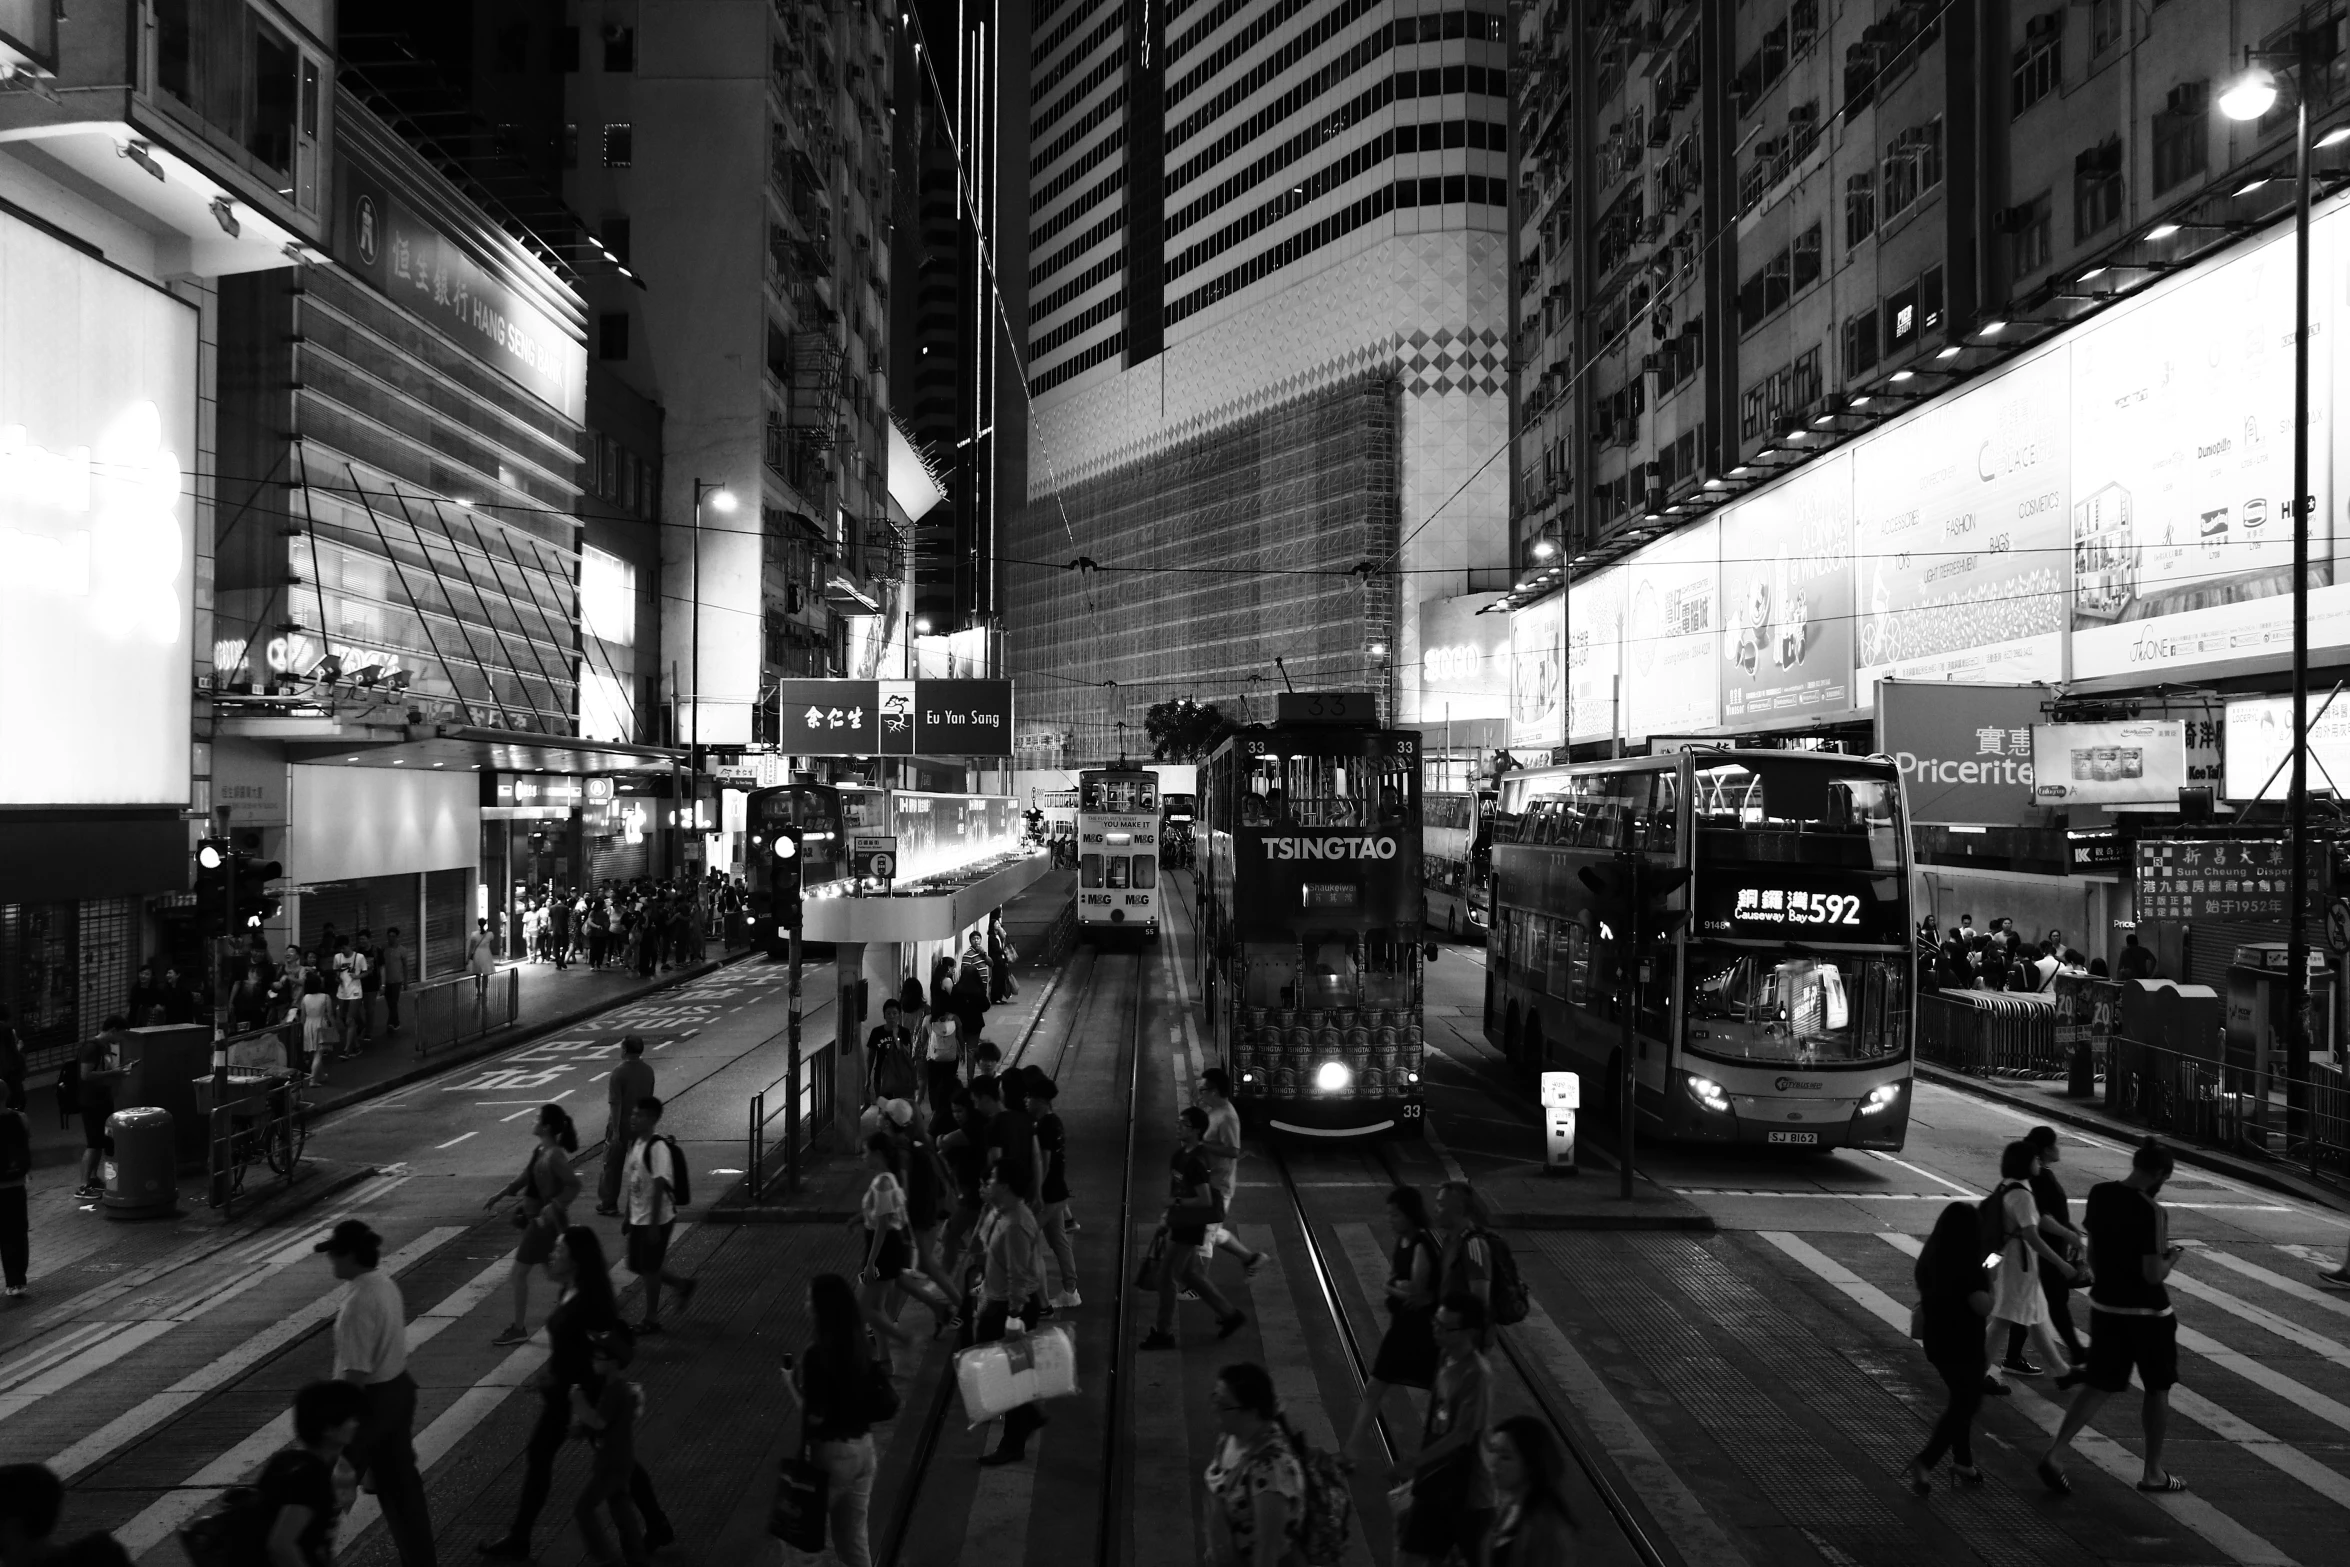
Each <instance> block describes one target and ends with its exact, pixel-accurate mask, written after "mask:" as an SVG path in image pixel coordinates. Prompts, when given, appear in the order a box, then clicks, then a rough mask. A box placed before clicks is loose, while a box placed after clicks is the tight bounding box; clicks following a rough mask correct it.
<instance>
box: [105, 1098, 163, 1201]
mask: <svg viewBox="0 0 2350 1567" xmlns="http://www.w3.org/2000/svg"><path fill="white" fill-rule="evenodd" d="M106 1142H107V1147H108V1148H109V1149H110V1150H111V1152H109V1153H108V1154H107V1156H106V1159H105V1162H104V1163H102V1164H101V1165H100V1166H99V1171H100V1173H101V1174H102V1175H103V1176H104V1178H105V1183H106V1195H105V1196H104V1197H103V1198H102V1199H100V1207H101V1209H102V1210H103V1211H104V1213H105V1214H106V1216H107V1217H108V1218H110V1219H147V1218H154V1217H156V1216H158V1215H162V1214H167V1213H176V1212H177V1211H178V1210H179V1180H178V1164H179V1155H178V1151H177V1150H176V1149H175V1148H174V1147H173V1146H172V1126H171V1112H170V1111H169V1110H157V1109H154V1108H152V1107H147V1106H142V1107H139V1108H136V1109H131V1110H117V1111H115V1112H114V1114H112V1115H110V1116H108V1117H107V1118H106Z"/></svg>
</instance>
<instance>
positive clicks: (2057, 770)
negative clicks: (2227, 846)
mask: <svg viewBox="0 0 2350 1567" xmlns="http://www.w3.org/2000/svg"><path fill="white" fill-rule="evenodd" d="M2186 728H2187V726H2186V725H2185V724H2184V723H2183V722H2181V721H2180V720H2178V719H2176V718H2148V719H2132V720H2129V721H2127V722H2124V723H2109V724H2034V725H2033V726H2032V780H2033V782H2032V798H2033V799H2034V800H2037V801H2038V802H2039V803H2040V804H2042V805H2113V804H2125V805H2171V806H2176V805H2177V804H2178V803H2179V790H2180V789H2181V788H2182V787H2184V786H2185V784H2186V782H2187V735H2186Z"/></svg>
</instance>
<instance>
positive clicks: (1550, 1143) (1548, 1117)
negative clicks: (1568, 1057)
mask: <svg viewBox="0 0 2350 1567" xmlns="http://www.w3.org/2000/svg"><path fill="white" fill-rule="evenodd" d="M1582 1108H1583V1079H1582V1078H1581V1076H1579V1075H1578V1074H1576V1073H1573V1072H1545V1073H1543V1074H1542V1167H1543V1169H1544V1170H1546V1171H1548V1172H1549V1173H1550V1174H1552V1175H1579V1174H1581V1173H1582V1172H1581V1170H1580V1169H1579V1167H1578V1166H1577V1165H1576V1163H1575V1114H1576V1112H1577V1111H1579V1110H1581V1109H1582Z"/></svg>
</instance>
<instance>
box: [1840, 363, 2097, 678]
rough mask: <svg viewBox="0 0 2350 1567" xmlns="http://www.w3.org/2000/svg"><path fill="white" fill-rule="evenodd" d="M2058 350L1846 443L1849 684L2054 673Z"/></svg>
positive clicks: (2059, 490) (2060, 436) (2061, 521)
mask: <svg viewBox="0 0 2350 1567" xmlns="http://www.w3.org/2000/svg"><path fill="white" fill-rule="evenodd" d="M2065 416H2066V376H2065V361H2064V356H2063V355H2062V354H2051V355H2047V356H2045V357H2043V358H2040V359H2036V360H2031V361H2028V362H2026V363H2023V364H2019V365H2017V366H2016V367H2015V368H2013V369H2011V370H2008V371H2005V372H2004V373H2002V374H2000V375H1997V376H1995V377H1993V378H1991V379H1989V380H1987V381H1984V382H1982V383H1980V384H1978V385H1976V386H1973V387H1969V388H1968V389H1967V390H1966V391H1963V392H1961V393H1959V394H1958V395H1957V396H1955V397H1953V398H1951V399H1950V400H1948V401H1947V402H1944V403H1940V404H1937V405H1936V406H1935V407H1934V408H1933V409H1932V411H1931V412H1929V413H1926V414H1924V415H1921V416H1920V417H1918V418H1914V419H1910V420H1908V421H1906V422H1904V423H1901V424H1897V425H1894V426H1892V427H1890V428H1888V429H1885V430H1881V431H1878V432H1876V433H1875V434H1874V435H1873V436H1872V437H1871V438H1870V439H1868V440H1866V441H1862V442H1859V443H1857V445H1856V447H1855V449H1854V452H1853V464H1852V466H1853V510H1854V517H1855V529H1854V532H1855V539H1856V547H1857V549H1858V551H1859V556H1860V583H1859V588H1858V592H1859V599H1860V602H1859V604H1858V606H1857V608H1856V612H1857V614H1858V615H1859V622H1858V624H1859V628H1860V633H1859V646H1858V649H1857V657H1858V661H1859V666H1860V668H1859V683H1860V690H1861V691H1862V692H1864V693H1865V692H1867V691H1869V690H1870V689H1871V688H1872V687H1873V686H1874V685H1875V683H1876V682H1877V681H1878V680H1880V679H1884V678H1886V677H1893V678H1898V679H1905V680H1973V681H1986V682H1988V681H2015V680H2059V679H2062V678H2063V677H2064V622H2065V587H2066V561H2067V555H2068V552H2069V549H2070V546H2071V539H2070V536H2069V534H2068V532H2067V529H2068V525H2069V517H2070V513H2069V510H2068V506H2067V498H2066V493H2067V492H2066V483H2067V469H2068V464H2067V458H2066V452H2065V427H2066V417H2065Z"/></svg>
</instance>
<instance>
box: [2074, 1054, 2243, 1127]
mask: <svg viewBox="0 0 2350 1567" xmlns="http://www.w3.org/2000/svg"><path fill="white" fill-rule="evenodd" d="M2107 1051H2108V1059H2107V1063H2106V1071H2105V1110H2106V1113H2107V1114H2108V1115H2116V1116H2120V1117H2121V1118H2122V1119H2124V1120H2126V1121H2134V1122H2136V1123H2137V1124H2138V1125H2140V1126H2143V1127H2145V1128H2146V1130H2148V1131H2150V1132H2159V1133H2161V1134H2163V1135H2165V1136H2168V1137H2175V1138H2179V1139H2182V1140H2185V1141H2188V1142H2197V1143H2203V1144H2206V1145H2208V1146H2210V1147H2214V1148H2229V1149H2235V1150H2237V1151H2239V1152H2241V1151H2243V1150H2244V1148H2245V1137H2244V1123H2245V1118H2246V1114H2247V1112H2248V1110H2249V1108H2250V1100H2249V1098H2248V1097H2247V1096H2246V1095H2243V1094H2239V1093H2232V1092H2230V1091H2229V1088H2228V1083H2227V1067H2226V1065H2225V1064H2224V1063H2222V1062H2219V1061H2213V1060H2209V1059H2207V1058H2205V1057H2202V1056H2190V1055H2182V1054H2181V1053H2180V1052H2178V1051H2176V1050H2164V1049H2162V1048H2161V1047H2160V1046H2157V1045H2149V1044H2145V1043H2143V1042H2141V1041H2139V1040H2135V1039H2124V1038H2122V1037H2120V1036H2119V1035H2116V1036H2115V1037H2114V1038H2113V1039H2112V1040H2110V1041H2109V1042H2108V1044H2107Z"/></svg>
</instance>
